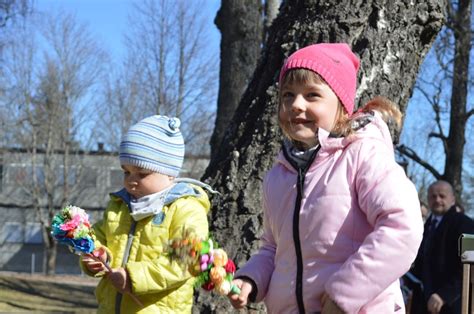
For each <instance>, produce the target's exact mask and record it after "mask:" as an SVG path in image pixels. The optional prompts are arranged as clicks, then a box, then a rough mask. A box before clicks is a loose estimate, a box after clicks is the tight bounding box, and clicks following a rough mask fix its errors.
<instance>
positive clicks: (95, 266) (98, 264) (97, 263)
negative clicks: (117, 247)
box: [81, 247, 107, 274]
mask: <svg viewBox="0 0 474 314" xmlns="http://www.w3.org/2000/svg"><path fill="white" fill-rule="evenodd" d="M91 254H92V255H93V256H94V257H95V258H96V259H94V258H92V257H90V256H87V255H83V256H82V258H81V260H82V263H83V264H84V266H85V267H86V268H87V270H88V271H89V272H91V273H92V274H97V273H98V272H101V271H106V270H107V268H106V266H105V263H106V262H107V252H106V250H105V248H103V247H100V248H98V249H96V250H94V251H93V252H92V253H91ZM97 259H98V260H97Z"/></svg>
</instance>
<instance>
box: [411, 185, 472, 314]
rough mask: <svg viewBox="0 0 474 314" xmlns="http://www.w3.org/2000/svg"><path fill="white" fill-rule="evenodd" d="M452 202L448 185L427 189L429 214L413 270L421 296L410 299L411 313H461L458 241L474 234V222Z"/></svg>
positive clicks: (452, 198) (452, 193) (460, 271)
mask: <svg viewBox="0 0 474 314" xmlns="http://www.w3.org/2000/svg"><path fill="white" fill-rule="evenodd" d="M455 202H456V199H455V195H454V190H453V187H452V185H451V184H450V183H448V182H446V181H436V182H434V183H433V184H431V185H430V187H429V188H428V207H429V209H430V211H431V215H430V216H429V217H428V219H427V220H426V223H425V231H424V233H423V241H422V242H421V246H420V249H419V251H418V256H417V257H416V260H415V265H414V269H413V274H414V275H415V276H416V277H418V278H419V279H420V280H421V282H422V283H423V293H422V294H418V295H414V296H413V304H412V307H411V309H412V311H411V313H434V314H437V313H443V314H444V313H446V314H448V313H453V314H458V313H461V292H462V263H461V259H460V257H459V254H458V241H459V237H460V235H461V234H462V233H470V234H474V222H473V221H472V220H471V219H470V218H469V217H467V216H466V215H464V214H463V213H460V212H458V211H457V210H456V206H455Z"/></svg>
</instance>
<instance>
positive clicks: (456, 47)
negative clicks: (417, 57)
mask: <svg viewBox="0 0 474 314" xmlns="http://www.w3.org/2000/svg"><path fill="white" fill-rule="evenodd" d="M447 12H448V22H447V23H446V27H445V28H444V29H443V31H442V32H441V33H440V36H439V37H438V39H437V41H436V43H435V45H434V49H433V53H434V55H433V56H434V58H435V60H436V64H435V65H434V68H435V69H437V72H435V73H434V74H433V68H431V69H430V72H427V73H426V76H424V77H420V80H419V84H417V89H418V91H419V92H420V94H421V95H422V96H423V98H424V103H425V104H426V105H428V106H429V107H431V108H432V110H433V115H434V119H433V121H434V125H433V127H432V128H431V130H430V132H429V134H428V138H432V139H437V140H439V141H441V145H440V146H438V147H442V152H443V154H442V156H441V157H442V158H444V167H443V170H442V171H439V170H438V168H439V165H438V164H437V160H436V159H434V158H429V156H430V155H431V154H425V155H424V156H423V155H422V154H421V153H420V152H417V151H416V150H415V149H413V148H411V147H409V146H405V145H400V146H399V147H398V150H399V151H400V152H401V153H402V154H404V155H405V156H407V157H409V158H410V159H411V160H412V161H414V162H415V163H417V164H419V165H421V166H422V167H423V168H424V169H426V170H427V171H428V172H429V173H430V174H431V175H432V176H433V177H434V178H435V179H437V180H440V179H443V180H446V181H448V182H450V183H452V184H453V186H454V189H455V192H456V197H457V199H458V201H461V195H462V190H463V188H462V187H463V184H462V183H463V180H462V173H463V163H464V150H465V144H466V127H467V125H468V122H469V119H470V118H471V116H472V115H473V114H474V108H473V107H472V105H471V106H470V105H469V103H468V98H467V95H468V88H469V84H471V85H472V82H470V74H471V73H470V71H469V69H470V67H469V64H470V53H471V49H472V34H473V32H472V29H471V27H472V20H471V17H472V1H471V0H461V1H451V2H450V3H448V4H447ZM446 91H449V92H446ZM425 156H426V157H425Z"/></svg>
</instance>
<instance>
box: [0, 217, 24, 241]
mask: <svg viewBox="0 0 474 314" xmlns="http://www.w3.org/2000/svg"><path fill="white" fill-rule="evenodd" d="M0 240H1V241H0V243H23V225H22V224H21V223H19V222H8V221H7V222H6V223H5V224H4V225H3V228H2V233H1V234H0Z"/></svg>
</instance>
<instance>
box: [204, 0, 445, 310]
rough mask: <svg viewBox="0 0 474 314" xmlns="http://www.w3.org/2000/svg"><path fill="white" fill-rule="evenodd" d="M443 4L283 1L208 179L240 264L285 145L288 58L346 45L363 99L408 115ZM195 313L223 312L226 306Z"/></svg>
mask: <svg viewBox="0 0 474 314" xmlns="http://www.w3.org/2000/svg"><path fill="white" fill-rule="evenodd" d="M443 12H444V7H443V4H442V3H441V2H440V1H434V0H425V1H417V2H416V4H414V3H413V1H409V0H397V1H380V0H379V1H344V2H341V1H335V0H332V1H315V0H300V1H285V2H284V3H283V4H282V6H281V7H280V13H279V15H278V17H277V18H276V19H275V20H274V21H273V24H272V27H271V29H270V33H269V36H268V39H267V41H266V42H265V45H264V48H263V52H262V55H261V58H260V60H259V63H258V66H257V69H256V71H255V73H254V76H253V79H252V80H251V82H250V84H249V86H248V88H247V90H246V92H245V93H244V96H243V98H242V100H241V102H240V104H239V107H238V108H237V111H236V113H235V115H234V117H233V119H232V122H231V123H230V130H229V131H227V132H226V135H225V137H224V140H223V141H222V145H221V148H220V150H219V151H218V153H217V154H216V155H217V157H216V158H215V159H213V161H212V162H211V164H210V165H209V167H208V169H207V172H206V175H205V178H206V181H207V182H209V183H210V184H211V185H213V186H214V187H215V188H217V189H218V190H219V191H220V192H221V193H222V196H219V197H216V198H214V199H213V205H214V208H216V210H214V211H213V212H212V219H211V228H212V230H213V234H214V236H215V238H216V240H217V241H218V242H219V243H221V244H222V245H223V246H224V247H225V248H226V249H227V250H228V251H229V253H230V255H231V256H232V257H235V260H236V262H237V264H238V265H242V264H243V263H244V262H245V261H246V260H247V259H248V257H249V256H250V254H251V253H252V251H254V250H255V249H256V248H257V242H258V241H257V240H258V238H259V236H260V234H261V223H262V217H261V208H260V195H261V187H260V186H261V182H262V179H263V176H264V173H265V172H266V170H267V169H269V167H270V166H271V164H272V163H273V159H274V156H275V155H276V153H277V151H278V150H279V148H280V140H281V134H280V132H279V128H278V125H277V119H276V116H277V115H276V111H277V99H278V95H277V90H276V85H275V83H276V80H277V77H278V73H279V69H280V67H281V65H282V64H283V61H284V59H285V57H287V56H288V55H289V54H290V53H291V52H293V51H295V50H296V49H298V48H300V47H303V46H305V45H308V44H311V43H317V42H341V41H342V42H347V43H349V44H350V45H351V46H352V48H353V50H354V51H355V52H356V53H357V54H358V55H359V56H360V58H361V70H360V74H359V88H358V101H359V103H364V102H366V101H367V100H369V99H370V98H372V97H373V96H375V95H384V96H387V97H388V98H390V99H392V100H394V101H395V102H396V103H398V104H399V105H400V108H401V110H402V111H404V110H405V108H406V104H407V101H408V99H409V97H410V95H411V92H412V88H413V84H414V82H415V79H416V76H417V72H418V67H419V65H420V64H421V61H422V60H423V58H424V56H425V54H426V53H427V51H428V50H429V48H430V47H431V45H432V43H433V40H434V38H435V36H436V34H437V33H438V31H439V30H440V28H441V26H442V24H443V22H444V15H443ZM205 298H206V296H204V295H203V294H199V298H198V301H199V304H200V306H199V307H198V308H197V309H196V310H197V311H204V312H217V313H220V312H226V311H229V304H228V302H219V301H217V302H216V300H215V299H214V300H213V302H207V301H206V300H205Z"/></svg>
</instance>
